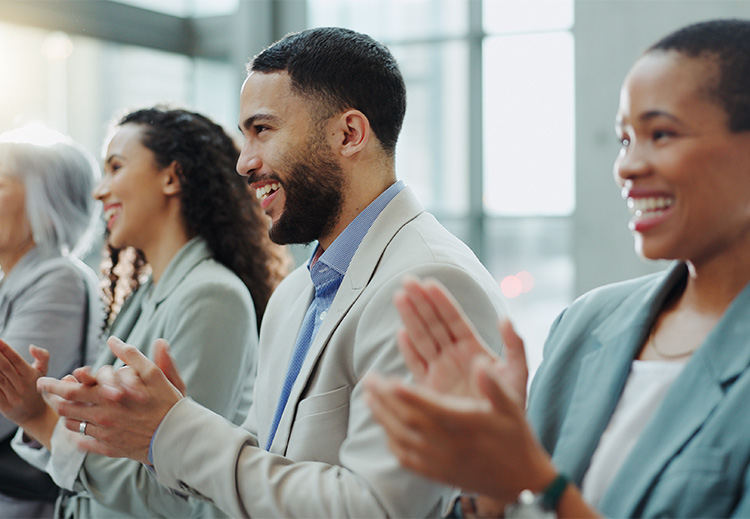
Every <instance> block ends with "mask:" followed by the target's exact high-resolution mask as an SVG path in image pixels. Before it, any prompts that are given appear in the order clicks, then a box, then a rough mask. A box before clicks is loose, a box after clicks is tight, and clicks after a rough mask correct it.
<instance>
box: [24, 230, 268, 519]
mask: <svg viewBox="0 0 750 519" xmlns="http://www.w3.org/2000/svg"><path fill="white" fill-rule="evenodd" d="M256 330H257V325H256V322H255V310H254V307H253V303H252V300H251V297H250V293H249V291H248V290H247V287H245V285H244V284H243V283H242V281H241V280H240V279H239V278H238V277H237V276H236V275H235V274H234V273H233V272H231V271H230V270H229V269H227V268H226V267H224V266H223V265H221V264H219V263H217V262H216V261H215V260H213V259H212V257H211V253H210V251H209V249H208V246H207V245H206V243H205V242H204V241H203V240H202V239H200V238H194V239H193V240H191V241H190V242H188V244H187V245H185V246H184V247H183V248H182V249H181V250H180V251H179V252H178V253H177V255H176V256H175V257H174V258H173V259H172V261H171V262H170V263H169V265H168V267H167V269H166V270H165V272H164V274H163V276H162V278H161V279H160V280H159V283H158V284H156V285H153V284H152V283H151V281H150V280H149V281H148V282H147V283H145V284H144V285H143V286H142V287H141V288H140V289H139V290H138V291H137V292H136V293H135V294H133V296H131V297H130V298H129V299H128V301H127V302H126V303H125V305H124V306H123V308H122V310H121V311H120V313H119V315H118V316H117V319H116V320H115V322H114V323H113V324H112V328H111V330H110V334H111V335H115V336H117V337H119V338H121V339H122V340H124V341H126V342H128V343H129V344H132V345H134V346H136V347H137V348H139V349H140V350H141V351H143V352H144V353H145V354H146V355H147V356H149V357H150V356H151V348H152V345H153V342H154V341H155V340H156V339H158V338H161V337H163V338H165V339H167V340H168V341H169V342H170V345H171V352H172V355H173V356H174V357H175V360H176V362H177V365H178V367H179V369H180V372H181V374H182V376H183V378H184V380H185V382H186V384H187V391H188V394H189V395H191V396H192V397H193V398H194V399H195V400H197V401H198V402H201V403H202V404H203V405H205V406H207V407H208V408H210V409H213V410H214V411H215V412H217V413H219V414H220V415H221V416H223V417H225V418H226V419H228V420H232V421H234V422H235V423H241V422H242V421H243V420H244V418H245V416H246V414H247V410H248V408H249V406H250V401H251V399H252V384H253V382H254V378H255V370H256V365H255V361H256V355H257V351H256V350H257V331H256ZM104 364H113V365H114V366H121V365H122V362H121V361H119V360H118V359H116V358H115V357H114V355H112V353H111V351H110V350H109V348H106V349H105V350H104V351H103V352H102V354H101V356H100V357H99V359H98V361H97V362H96V364H95V366H96V367H98V366H102V365H104ZM184 425H185V424H183V426H184ZM67 434H68V431H67V430H65V429H64V427H63V426H62V425H61V424H60V423H58V425H57V427H56V429H55V432H54V434H53V436H52V452H53V454H52V456H51V457H50V456H49V453H48V451H44V450H43V449H42V451H44V452H45V453H46V455H47V458H46V460H39V459H38V458H37V462H40V461H44V462H45V465H43V466H44V467H45V468H46V470H47V471H48V472H49V473H50V474H51V475H52V476H53V478H54V479H55V481H56V482H57V483H58V484H59V485H60V486H62V487H63V488H66V489H70V490H72V491H73V494H72V495H69V496H67V497H66V498H65V499H64V501H63V503H62V508H63V510H62V513H63V515H64V516H65V517H96V518H103V517H139V518H142V517H198V516H211V517H216V516H222V515H223V514H221V512H220V511H218V510H216V509H214V508H213V507H210V506H209V505H207V504H206V503H202V502H196V501H195V500H192V499H191V500H188V499H187V498H186V497H184V496H180V495H176V494H174V493H173V492H170V491H169V490H168V489H166V488H165V487H163V486H161V485H160V484H159V483H158V482H157V481H156V478H155V477H154V476H153V474H152V473H151V472H150V471H149V470H147V469H146V468H145V467H144V466H143V465H141V464H140V463H138V462H135V461H132V460H128V459H112V458H107V457H104V456H97V455H93V454H88V455H86V454H84V453H81V452H78V451H77V450H76V449H75V447H74V446H73V445H72V444H71V443H70V442H69V441H68V440H67ZM16 440H18V437H17V438H16ZM15 446H16V447H17V450H18V447H19V446H18V445H15ZM29 450H32V449H28V448H27V449H26V452H27V453H28V451H29ZM20 452H21V453H23V452H24V449H21V450H20ZM39 454H40V453H39V452H37V453H36V455H37V456H39Z"/></svg>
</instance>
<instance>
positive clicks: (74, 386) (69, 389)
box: [36, 377, 101, 404]
mask: <svg viewBox="0 0 750 519" xmlns="http://www.w3.org/2000/svg"><path fill="white" fill-rule="evenodd" d="M65 378H66V380H57V379H56V378H51V377H40V378H39V379H38V380H37V381H36V388H37V391H39V392H40V393H47V394H51V395H56V396H59V397H60V398H63V399H65V400H69V401H70V402H75V403H80V404H97V403H99V402H100V400H101V399H100V398H98V397H97V395H96V393H95V392H94V391H91V390H90V389H89V388H88V387H87V386H83V385H82V384H80V383H79V382H78V381H77V380H75V379H74V380H70V379H69V378H68V377H65ZM71 378H72V377H71Z"/></svg>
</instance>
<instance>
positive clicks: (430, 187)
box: [391, 41, 469, 215]
mask: <svg viewBox="0 0 750 519" xmlns="http://www.w3.org/2000/svg"><path fill="white" fill-rule="evenodd" d="M391 50H392V52H393V54H394V56H395V57H396V59H397V60H398V62H399V66H400V67H401V70H402V72H403V74H404V80H405V82H406V90H407V109H406V118H405V120H404V126H403V129H402V131H401V136H400V138H399V143H398V146H397V148H396V172H397V174H398V175H399V177H400V178H402V179H404V180H405V181H406V182H407V183H408V184H409V185H410V186H411V187H412V188H413V189H414V190H415V192H416V194H417V196H419V198H420V200H421V201H422V203H423V204H425V207H427V208H428V209H429V210H431V211H435V212H438V213H440V214H445V215H455V214H465V213H466V212H467V211H468V184H469V182H468V170H467V165H468V116H467V114H468V110H467V102H468V99H467V98H468V93H467V89H468V82H467V79H466V78H467V68H468V49H467V45H466V43H465V42H462V41H457V42H447V43H442V44H413V45H400V46H393V47H392V48H391Z"/></svg>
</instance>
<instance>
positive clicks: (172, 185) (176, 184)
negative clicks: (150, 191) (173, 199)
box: [162, 160, 182, 196]
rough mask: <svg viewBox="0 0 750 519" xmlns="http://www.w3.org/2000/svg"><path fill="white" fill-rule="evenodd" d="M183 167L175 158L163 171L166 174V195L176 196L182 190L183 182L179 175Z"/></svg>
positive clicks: (164, 177)
mask: <svg viewBox="0 0 750 519" xmlns="http://www.w3.org/2000/svg"><path fill="white" fill-rule="evenodd" d="M181 169H182V166H180V164H179V162H177V161H176V160H173V161H172V163H171V164H170V165H169V166H167V167H166V168H164V170H163V171H162V174H163V175H164V176H163V181H162V191H163V193H164V194H165V195H167V196H174V195H178V194H180V192H181V191H182V184H181V182H180V175H179V173H180V171H181Z"/></svg>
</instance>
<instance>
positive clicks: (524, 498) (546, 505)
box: [504, 473, 570, 519]
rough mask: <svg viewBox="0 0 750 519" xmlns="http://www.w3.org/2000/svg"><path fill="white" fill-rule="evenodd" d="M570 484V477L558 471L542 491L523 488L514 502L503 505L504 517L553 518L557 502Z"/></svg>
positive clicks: (555, 514)
mask: <svg viewBox="0 0 750 519" xmlns="http://www.w3.org/2000/svg"><path fill="white" fill-rule="evenodd" d="M568 484H570V479H569V478H568V477H567V476H566V475H565V474H563V473H559V474H558V475H557V477H556V478H555V479H554V480H552V483H550V484H549V486H547V488H545V489H544V491H542V492H532V491H531V490H524V491H523V492H521V493H520V494H519V495H518V499H517V500H516V502H515V503H511V504H509V505H508V506H506V507H505V513H504V517H505V518H506V519H532V518H536V519H554V518H556V517H557V504H558V503H559V502H560V498H561V497H562V495H563V492H565V489H566V488H567V487H568Z"/></svg>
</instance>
